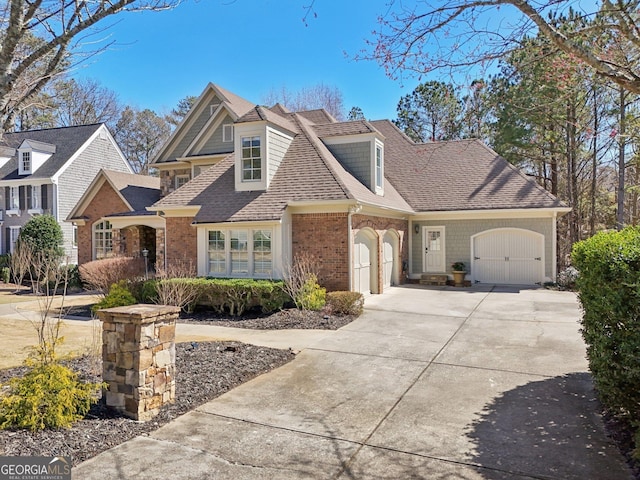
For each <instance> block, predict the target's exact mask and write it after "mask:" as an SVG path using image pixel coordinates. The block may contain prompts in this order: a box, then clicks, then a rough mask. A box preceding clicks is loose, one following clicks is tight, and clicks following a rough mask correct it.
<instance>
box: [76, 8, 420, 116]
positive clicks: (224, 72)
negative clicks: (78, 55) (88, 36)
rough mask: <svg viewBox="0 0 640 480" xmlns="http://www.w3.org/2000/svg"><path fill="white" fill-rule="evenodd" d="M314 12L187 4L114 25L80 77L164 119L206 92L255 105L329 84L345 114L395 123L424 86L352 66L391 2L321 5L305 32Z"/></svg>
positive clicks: (372, 67)
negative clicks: (282, 92) (222, 92)
mask: <svg viewBox="0 0 640 480" xmlns="http://www.w3.org/2000/svg"><path fill="white" fill-rule="evenodd" d="M310 2H311V0H225V1H222V0H199V1H196V0H186V1H185V3H183V4H182V5H180V6H179V7H177V8H176V9H173V10H170V11H165V12H145V13H126V14H122V15H118V16H117V17H113V19H112V20H111V23H114V25H113V26H112V27H111V28H110V29H109V30H108V31H107V32H108V34H109V35H110V39H111V40H112V41H116V42H117V45H114V46H112V47H110V49H109V50H108V51H106V52H104V53H102V54H100V55H98V56H96V57H94V58H92V59H91V60H90V61H89V62H88V63H87V64H85V65H84V66H82V67H80V68H79V69H78V71H77V72H76V73H75V76H76V77H89V78H93V79H96V80H98V81H100V82H101V83H102V84H103V85H104V86H106V87H108V88H110V89H111V90H114V91H115V92H116V93H117V94H118V95H119V97H120V99H121V100H122V101H123V102H124V103H125V104H129V105H133V106H135V107H137V108H141V109H143V108H150V109H152V110H155V111H156V112H158V113H165V112H167V111H169V110H170V109H171V108H173V107H174V106H175V105H176V104H177V103H178V101H179V100H180V99H181V98H184V97H185V96H187V95H199V94H200V93H201V92H202V90H203V89H204V87H205V86H206V84H207V83H208V82H213V83H217V84H219V85H221V86H222V87H224V88H226V89H228V90H231V91H232V92H234V93H236V94H238V95H240V96H242V97H244V98H246V99H247V100H250V101H253V102H255V103H261V101H262V100H263V99H264V98H265V96H266V95H267V94H268V93H269V91H271V90H272V89H280V88H282V87H283V86H284V87H285V88H286V89H287V90H289V91H291V92H295V91H297V90H299V89H301V88H303V87H311V86H314V85H317V84H319V83H323V84H325V85H328V86H331V87H337V88H338V89H339V90H340V91H341V92H342V94H343V99H344V106H345V111H346V112H348V111H349V109H350V108H351V107H353V106H359V107H360V108H361V109H362V110H363V112H364V114H365V116H366V117H367V118H369V119H380V118H390V119H393V118H395V116H396V106H397V104H398V101H399V99H400V97H401V96H402V95H405V94H407V93H410V92H411V91H412V90H413V89H414V88H415V86H416V85H417V84H418V81H417V80H416V79H406V80H405V81H404V84H401V83H400V82H399V81H394V80H391V79H389V78H387V77H386V76H385V73H384V71H383V69H382V68H381V67H379V66H378V65H377V64H375V63H374V62H356V61H354V60H353V59H352V58H353V55H354V54H356V53H357V52H358V51H360V50H361V49H363V48H365V46H366V45H365V39H371V38H372V35H371V31H372V30H374V29H376V28H378V24H377V17H378V16H379V15H381V14H384V13H385V12H386V9H387V8H388V7H387V3H388V0H343V1H335V0H316V1H315V4H314V10H315V12H316V13H317V18H313V17H311V18H309V19H308V26H305V25H304V23H303V22H302V17H303V16H304V13H305V5H309V4H310ZM103 36H104V34H103ZM345 52H347V54H346V56H345ZM423 80H424V79H423Z"/></svg>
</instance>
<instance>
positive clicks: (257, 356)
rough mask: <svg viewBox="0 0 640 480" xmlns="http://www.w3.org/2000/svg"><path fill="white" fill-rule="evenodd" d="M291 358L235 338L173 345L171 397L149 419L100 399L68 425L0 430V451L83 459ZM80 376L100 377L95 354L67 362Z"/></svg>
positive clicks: (3, 375)
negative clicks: (127, 414) (130, 416)
mask: <svg viewBox="0 0 640 480" xmlns="http://www.w3.org/2000/svg"><path fill="white" fill-rule="evenodd" d="M293 358H294V354H293V352H291V351H287V350H279V349H274V348H265V347H257V346H254V345H247V344H243V343H239V342H198V343H195V342H193V343H181V344H177V345H176V402H175V403H174V404H172V405H166V406H165V407H163V408H162V409H161V411H160V413H159V414H158V415H157V416H156V417H155V418H154V419H153V420H150V421H148V422H145V423H139V422H135V421H133V420H130V419H128V418H124V417H121V416H118V415H115V414H114V412H112V411H111V410H109V409H107V408H106V406H105V405H104V404H102V403H98V404H96V405H94V406H93V407H92V408H91V411H90V412H89V414H88V415H87V416H86V418H85V419H83V420H80V421H79V422H77V423H75V424H74V425H73V426H72V427H71V428H69V429H62V430H44V431H41V432H35V433H32V432H29V431H24V430H17V431H9V430H0V455H2V456H25V455H26V456H28V455H35V456H70V457H71V458H72V461H73V464H74V465H77V464H78V463H80V462H82V461H84V460H87V459H89V458H91V457H93V456H95V455H97V454H99V453H100V452H102V451H105V450H107V449H109V448H112V447H114V446H116V445H118V444H120V443H123V442H125V441H127V440H129V439H131V438H134V437H137V436H138V435H143V434H148V433H149V432H152V431H153V430H156V429H157V428H159V427H161V426H162V425H165V424H166V423H168V422H170V421H171V420H173V419H175V418H176V417H178V416H180V415H182V414H184V413H187V412H188V411H190V410H192V409H194V408H196V407H198V406H199V405H202V404H203V403H206V402H208V401H209V400H212V399H214V398H216V397H218V396H220V395H222V394H223V393H225V392H227V391H229V390H231V389H232V388H234V387H236V386H238V385H240V384H242V383H244V382H246V381H248V380H250V379H252V378H254V377H256V376H258V375H260V374H262V373H265V372H268V371H270V370H272V369H274V368H277V367H279V366H281V365H283V364H285V363H287V362H289V361H290V360H292V359H293ZM69 363H70V367H72V368H73V369H74V370H75V371H77V372H79V373H80V376H81V378H82V379H83V380H86V381H90V382H100V381H101V380H102V379H101V372H102V367H101V365H100V363H99V361H97V359H95V358H91V357H81V358H77V359H74V360H72V361H70V362H69ZM24 371H25V369H24V367H18V368H12V369H7V370H0V383H2V382H6V381H7V380H8V379H9V378H11V377H14V376H19V375H22V374H23V373H24Z"/></svg>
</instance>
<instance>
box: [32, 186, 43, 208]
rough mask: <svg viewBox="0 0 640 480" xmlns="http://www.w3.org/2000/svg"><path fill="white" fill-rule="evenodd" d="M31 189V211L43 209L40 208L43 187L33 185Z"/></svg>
mask: <svg viewBox="0 0 640 480" xmlns="http://www.w3.org/2000/svg"><path fill="white" fill-rule="evenodd" d="M29 188H30V189H31V198H30V205H29V210H38V209H40V208H41V207H40V192H41V187H40V185H32V186H30V187H29Z"/></svg>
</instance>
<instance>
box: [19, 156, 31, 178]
mask: <svg viewBox="0 0 640 480" xmlns="http://www.w3.org/2000/svg"><path fill="white" fill-rule="evenodd" d="M21 167H22V173H31V152H22V164H21Z"/></svg>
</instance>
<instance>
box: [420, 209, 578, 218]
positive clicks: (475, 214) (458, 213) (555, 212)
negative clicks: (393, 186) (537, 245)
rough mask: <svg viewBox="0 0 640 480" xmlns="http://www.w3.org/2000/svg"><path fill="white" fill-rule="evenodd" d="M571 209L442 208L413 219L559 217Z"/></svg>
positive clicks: (423, 213)
mask: <svg viewBox="0 0 640 480" xmlns="http://www.w3.org/2000/svg"><path fill="white" fill-rule="evenodd" d="M570 211H571V207H546V208H502V209H500V208H497V209H490V208H487V209H483V210H442V211H433V212H415V213H413V215H412V219H413V220H439V219H455V220H466V219H483V218H540V217H548V218H553V217H561V216H563V215H566V214H567V213H569V212H570Z"/></svg>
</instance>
